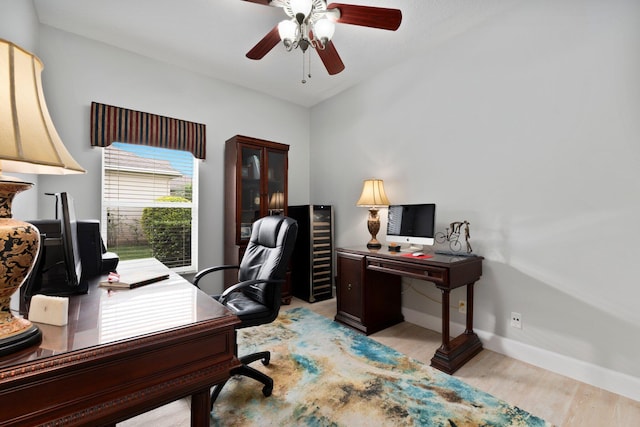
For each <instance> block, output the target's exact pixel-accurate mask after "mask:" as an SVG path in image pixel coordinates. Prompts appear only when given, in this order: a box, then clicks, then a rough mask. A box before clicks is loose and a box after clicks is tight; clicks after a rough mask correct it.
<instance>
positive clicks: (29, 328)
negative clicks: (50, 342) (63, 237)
mask: <svg viewBox="0 0 640 427" xmlns="http://www.w3.org/2000/svg"><path fill="white" fill-rule="evenodd" d="M31 186H32V184H30V183H26V182H19V181H10V180H7V178H6V177H1V176H0V356H4V355H6V354H9V353H13V352H16V351H18V350H21V349H23V348H26V347H29V346H31V345H34V344H37V343H39V342H40V341H41V339H42V334H41V332H40V330H39V329H38V328H37V327H36V326H35V325H33V324H32V323H31V322H29V321H28V320H27V319H23V318H21V317H15V316H13V314H12V313H11V296H12V295H13V294H14V293H15V292H16V291H17V290H18V289H19V288H20V286H22V284H23V283H24V281H25V279H26V278H27V276H28V275H29V273H30V272H31V269H32V268H33V264H34V262H35V260H36V256H37V255H38V249H39V247H40V234H39V232H38V229H37V228H35V227H34V226H33V225H31V224H29V223H26V222H23V221H18V220H16V219H12V218H11V202H12V201H13V198H14V196H15V195H16V194H17V193H19V192H20V191H23V190H27V189H29V188H31Z"/></svg>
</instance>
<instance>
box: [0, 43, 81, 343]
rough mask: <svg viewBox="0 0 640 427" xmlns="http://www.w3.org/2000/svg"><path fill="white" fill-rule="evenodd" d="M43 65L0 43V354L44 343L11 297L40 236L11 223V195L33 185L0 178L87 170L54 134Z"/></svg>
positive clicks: (32, 258) (31, 261)
mask: <svg viewBox="0 0 640 427" xmlns="http://www.w3.org/2000/svg"><path fill="white" fill-rule="evenodd" d="M42 69H43V65H42V62H41V61H40V59H38V58H37V57H36V56H35V55H33V54H32V53H30V52H28V51H26V50H24V49H22V48H20V47H19V46H17V45H15V44H13V43H12V42H10V41H7V40H3V39H0V356H4V355H5V354H9V353H13V352H15V351H18V350H21V349H23V348H26V347H28V346H31V345H33V344H37V343H39V342H40V340H41V339H42V334H41V332H40V330H39V329H38V328H37V327H36V326H35V325H33V324H32V323H31V322H29V321H28V320H26V319H24V318H21V317H15V316H13V314H12V313H11V307H10V306H11V295H13V294H14V293H15V292H16V291H17V290H18V289H19V288H20V286H21V285H22V284H23V282H24V281H25V279H26V278H27V276H28V275H29V273H30V272H31V269H32V268H33V264H34V262H35V260H36V256H37V254H38V250H39V247H40V233H39V232H38V229H37V228H36V227H34V226H33V225H31V224H29V223H26V222H22V221H19V220H17V219H13V218H12V217H11V204H12V202H13V198H14V197H15V195H16V194H17V193H19V192H21V191H24V190H28V189H29V188H31V187H32V186H33V184H32V183H29V182H23V181H22V180H20V179H18V178H13V177H8V176H6V175H3V172H19V173H27V174H69V173H84V172H86V171H85V170H84V169H83V168H82V167H81V166H80V165H79V164H78V163H76V161H75V160H74V159H73V158H72V157H71V155H70V154H69V152H68V151H67V149H66V148H65V146H64V144H63V143H62V140H61V139H60V137H59V136H58V133H57V132H56V129H55V127H54V126H53V122H52V121H51V117H50V116H49V111H48V110H47V105H46V103H45V100H44V94H43V91H42V81H41V76H40V74H41V73H42Z"/></svg>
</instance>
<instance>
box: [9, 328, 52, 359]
mask: <svg viewBox="0 0 640 427" xmlns="http://www.w3.org/2000/svg"><path fill="white" fill-rule="evenodd" d="M41 341H42V332H40V329H38V328H37V327H36V326H35V325H29V327H28V328H27V329H25V330H24V331H22V332H20V333H19V334H17V335H12V336H10V337H7V338H2V339H0V357H2V356H5V355H7V354H11V353H15V352H16V351H20V350H22V349H23V348H27V347H31V346H32V345H36V344H40V342H41Z"/></svg>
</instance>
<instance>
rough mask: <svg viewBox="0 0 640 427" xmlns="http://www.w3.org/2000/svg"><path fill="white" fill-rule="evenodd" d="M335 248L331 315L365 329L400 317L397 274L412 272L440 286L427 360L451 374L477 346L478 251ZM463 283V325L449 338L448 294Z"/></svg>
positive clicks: (377, 327) (410, 274)
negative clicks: (434, 345)
mask: <svg viewBox="0 0 640 427" xmlns="http://www.w3.org/2000/svg"><path fill="white" fill-rule="evenodd" d="M336 254H337V273H338V280H337V283H336V298H337V304H338V312H337V314H336V317H335V320H336V321H338V322H341V323H344V324H346V325H349V326H351V327H353V328H355V329H358V330H360V331H362V332H364V333H366V334H367V335H368V334H372V333H374V332H377V331H379V330H381V329H385V328H387V327H389V326H391V325H395V324H396V323H399V322H402V321H403V320H404V316H403V315H402V300H401V277H402V276H404V277H411V278H414V279H420V280H425V281H428V282H432V283H434V284H435V285H436V287H438V289H440V290H441V291H442V345H441V346H440V348H438V350H436V353H435V355H434V356H433V358H432V359H431V366H433V367H435V368H437V369H440V370H441V371H444V372H446V373H449V374H451V373H453V372H455V371H456V370H457V369H458V368H460V366H462V365H464V364H465V363H466V362H467V361H468V360H469V359H471V358H472V357H473V356H475V355H476V354H478V353H479V352H480V350H482V343H481V342H480V339H479V338H478V336H477V335H476V333H475V332H473V285H474V283H475V282H476V281H477V280H478V279H479V278H480V276H481V275H482V260H483V258H482V257H455V256H448V255H437V254H436V255H433V254H431V255H433V257H431V258H423V259H420V258H416V257H407V256H405V255H406V253H397V252H388V251H386V250H378V251H376V250H370V249H366V248H338V249H337V250H336ZM462 286H466V287H467V318H466V329H465V331H464V333H463V334H461V335H460V336H458V337H456V338H454V339H450V338H449V304H450V302H449V294H450V292H451V290H452V289H455V288H459V287H462Z"/></svg>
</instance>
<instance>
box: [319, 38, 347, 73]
mask: <svg viewBox="0 0 640 427" xmlns="http://www.w3.org/2000/svg"><path fill="white" fill-rule="evenodd" d="M315 51H316V52H318V55H320V59H321V60H322V63H323V64H324V67H325V68H326V69H327V71H328V72H329V74H331V75H334V74H338V73H339V72H340V71H342V70H344V64H343V63H342V59H340V55H338V51H337V50H336V47H335V46H334V45H333V42H332V41H331V40H329V43H327V45H326V46H325V48H324V49H322V50H320V49H315Z"/></svg>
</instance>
